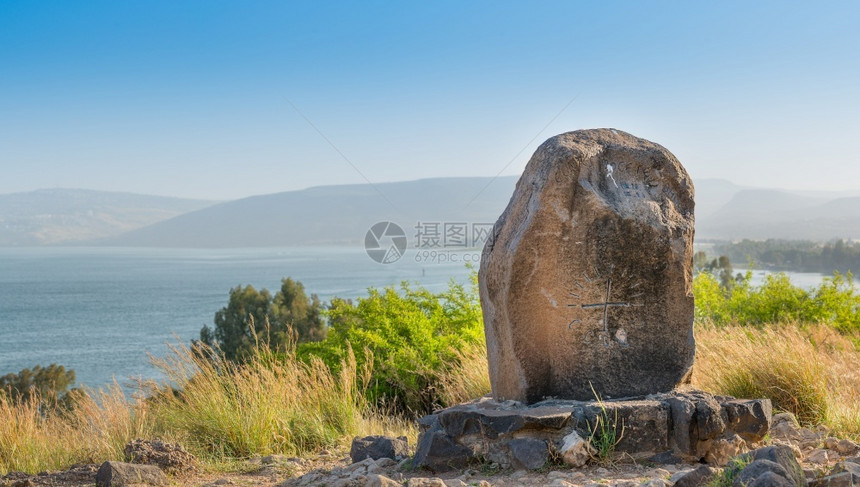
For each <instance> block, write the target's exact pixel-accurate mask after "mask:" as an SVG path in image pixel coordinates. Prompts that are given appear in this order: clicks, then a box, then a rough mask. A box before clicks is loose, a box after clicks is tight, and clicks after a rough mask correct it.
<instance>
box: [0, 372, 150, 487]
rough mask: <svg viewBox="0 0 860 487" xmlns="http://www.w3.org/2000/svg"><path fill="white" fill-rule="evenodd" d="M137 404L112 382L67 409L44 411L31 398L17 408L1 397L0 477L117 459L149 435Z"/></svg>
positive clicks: (142, 414) (139, 406) (146, 424)
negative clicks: (133, 442) (132, 442)
mask: <svg viewBox="0 0 860 487" xmlns="http://www.w3.org/2000/svg"><path fill="white" fill-rule="evenodd" d="M141 406H142V403H141V402H138V401H134V400H130V399H128V398H127V397H126V396H125V394H124V393H123V391H122V389H121V388H120V387H119V386H118V385H117V384H113V385H112V386H110V387H108V388H107V389H105V390H101V391H87V392H85V393H84V394H83V395H81V397H80V398H79V400H78V401H77V402H76V405H75V406H74V407H73V408H72V409H71V410H68V411H63V410H45V409H44V407H43V406H42V405H41V404H40V402H39V400H38V398H36V397H34V398H32V399H31V400H29V401H26V402H24V403H20V404H16V403H13V402H12V401H11V400H9V399H8V398H6V397H5V396H3V395H2V394H0V473H6V472H9V471H22V472H28V473H36V472H39V471H42V470H49V469H60V468H65V467H68V466H69V465H71V464H74V463H82V462H87V463H91V462H100V461H104V460H108V459H117V458H122V449H123V446H124V445H125V444H126V443H128V442H129V441H130V440H132V439H134V438H140V437H144V438H145V437H149V436H151V434H152V429H151V427H150V424H149V421H148V418H147V415H146V412H145V409H143V408H141Z"/></svg>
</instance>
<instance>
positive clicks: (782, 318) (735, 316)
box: [693, 272, 860, 333]
mask: <svg viewBox="0 0 860 487" xmlns="http://www.w3.org/2000/svg"><path fill="white" fill-rule="evenodd" d="M751 279H752V273H751V272H747V273H746V275H745V276H744V277H743V278H742V279H741V280H739V281H737V282H736V283H735V284H734V285H733V286H731V287H730V288H728V289H727V288H726V287H724V286H721V285H720V282H719V281H718V280H717V278H716V277H714V276H713V275H712V274H710V273H708V272H703V273H700V274H698V275H697V276H696V277H695V279H694V280H693V294H694V296H695V299H696V321H698V322H700V323H711V324H714V325H717V326H725V325H730V324H741V325H763V324H766V323H798V324H801V325H808V324H813V323H824V324H827V325H830V326H833V327H835V328H836V329H838V330H840V331H842V332H843V333H856V332H860V313H858V311H860V294H858V292H857V287H856V285H855V284H854V279H853V276H852V275H851V273H847V274H840V273H838V272H836V273H834V274H833V277H825V278H824V280H823V281H822V283H821V284H820V285H819V286H817V287H815V288H813V289H811V290H806V289H803V288H801V287H799V286H795V285H793V284H792V283H791V281H790V280H789V278H788V276H787V275H786V274H784V273H777V274H769V275H767V276H765V279H764V282H762V284H760V285H758V286H753V285H752V284H751V282H750V281H751Z"/></svg>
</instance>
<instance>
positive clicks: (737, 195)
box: [0, 176, 860, 247]
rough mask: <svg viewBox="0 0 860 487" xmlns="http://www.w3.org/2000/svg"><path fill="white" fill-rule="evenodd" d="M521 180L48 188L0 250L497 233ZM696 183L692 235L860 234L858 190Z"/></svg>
mask: <svg viewBox="0 0 860 487" xmlns="http://www.w3.org/2000/svg"><path fill="white" fill-rule="evenodd" d="M516 181H517V177H515V176H505V177H500V178H495V179H494V178H434V179H422V180H417V181H405V182H394V183H381V184H376V185H369V184H353V185H340V186H319V187H313V188H308V189H304V190H299V191H287V192H283V193H275V194H269V195H261V196H253V197H249V198H243V199H240V200H235V201H229V202H223V203H217V204H213V203H211V202H207V201H196V200H183V199H176V198H163V197H156V196H144V195H132V194H124V193H104V192H97V191H84V190H42V191H34V192H30V193H19V194H12V195H0V246H9V245H46V244H86V245H115V246H148V247H255V246H291V245H361V244H362V243H363V241H364V237H365V234H366V233H367V230H368V229H369V228H370V227H371V226H372V225H373V224H374V223H376V222H379V221H393V222H395V223H397V224H399V225H400V226H401V227H403V230H404V231H405V233H406V235H407V237H408V241H409V245H410V246H413V245H414V243H415V240H416V235H417V233H418V230H417V229H416V228H415V226H416V225H418V224H419V223H429V224H431V225H432V224H433V223H438V224H440V225H441V224H444V223H449V224H452V223H466V224H472V223H479V224H480V223H487V224H492V223H493V222H495V221H496V219H497V218H498V216H499V215H500V214H501V213H502V211H503V210H504V208H505V206H506V205H507V204H508V201H509V200H510V197H511V194H512V193H513V190H514V186H515V184H516ZM695 185H696V238H697V239H698V240H700V241H702V240H737V239H742V238H751V239H766V238H783V239H808V240H818V241H825V240H830V239H834V238H858V237H860V195H858V193H860V192H839V193H832V194H828V193H825V192H801V191H788V190H779V189H764V188H750V187H742V186H738V185H736V184H733V183H731V182H729V181H726V180H721V179H702V180H697V181H695Z"/></svg>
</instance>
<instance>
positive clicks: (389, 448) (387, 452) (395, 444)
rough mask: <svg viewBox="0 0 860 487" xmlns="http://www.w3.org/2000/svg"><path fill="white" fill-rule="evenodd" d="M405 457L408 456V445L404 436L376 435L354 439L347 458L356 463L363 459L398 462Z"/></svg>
mask: <svg viewBox="0 0 860 487" xmlns="http://www.w3.org/2000/svg"><path fill="white" fill-rule="evenodd" d="M407 456H409V443H408V442H407V441H406V437H405V436H401V437H400V438H392V437H390V436H378V435H373V436H365V437H355V438H353V440H352V447H351V448H350V450H349V457H350V458H351V459H352V461H353V462H358V461H361V460H364V459H365V458H370V459H373V460H379V459H380V458H390V459H392V460H398V461H399V460H402V459H403V458H406V457H407Z"/></svg>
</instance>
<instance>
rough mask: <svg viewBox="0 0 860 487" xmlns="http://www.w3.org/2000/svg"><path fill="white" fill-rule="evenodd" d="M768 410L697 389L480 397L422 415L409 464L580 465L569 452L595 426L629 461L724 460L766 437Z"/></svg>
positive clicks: (440, 467)
mask: <svg viewBox="0 0 860 487" xmlns="http://www.w3.org/2000/svg"><path fill="white" fill-rule="evenodd" d="M771 415H772V408H771V403H770V400H769V399H735V398H732V397H725V396H713V395H711V394H708V393H706V392H702V391H696V390H689V391H675V392H671V393H665V394H655V395H649V396H644V397H637V398H626V399H616V400H607V401H601V402H597V401H563V400H545V401H542V402H539V403H536V404H531V405H525V404H522V403H518V402H515V401H506V402H503V403H499V402H496V401H494V400H493V399H492V398H490V397H483V398H481V399H477V400H475V401H472V402H469V403H465V404H460V405H457V406H453V407H450V408H447V409H444V410H442V411H439V412H437V413H435V414H432V415H429V416H425V417H424V418H421V420H419V426H420V428H421V435H420V437H419V440H418V448H417V452H416V454H415V458H414V460H413V466H416V467H424V468H429V469H431V470H434V471H445V470H451V469H455V468H462V467H464V466H466V465H468V464H471V463H477V462H493V463H496V464H498V465H499V466H501V467H502V468H518V469H519V468H526V469H537V468H540V467H542V466H544V465H545V464H546V463H547V461H549V460H550V458H564V459H565V461H567V462H568V463H571V464H573V465H575V466H581V464H582V463H584V461H585V460H581V463H580V464H579V465H576V463H578V462H580V461H577V460H572V461H571V460H570V458H573V457H572V456H571V454H572V453H575V452H571V451H570V450H571V449H572V448H574V447H577V445H578V447H579V448H580V449H584V450H582V451H584V452H586V453H585V455H586V459H587V455H588V453H587V452H588V450H589V449H590V447H589V445H588V440H589V439H590V438H591V437H592V436H593V430H595V429H598V430H600V428H595V425H597V424H603V425H605V426H606V427H607V428H610V429H611V431H614V434H615V438H616V439H617V441H618V442H617V445H616V446H615V454H616V455H621V456H623V457H625V458H628V459H631V460H636V461H650V462H653V463H681V462H699V461H706V462H708V463H711V464H716V465H724V464H725V463H726V462H728V460H729V459H730V458H731V457H733V456H735V455H737V454H739V453H743V452H745V451H746V450H747V448H749V447H750V446H751V445H752V444H753V443H756V442H759V441H761V440H762V439H764V437H765V435H767V433H768V430H769V429H770V421H771ZM574 433H575V434H574ZM619 438H620V439H619ZM580 439H583V440H585V441H581V440H580ZM579 458H582V454H580V455H579Z"/></svg>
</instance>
